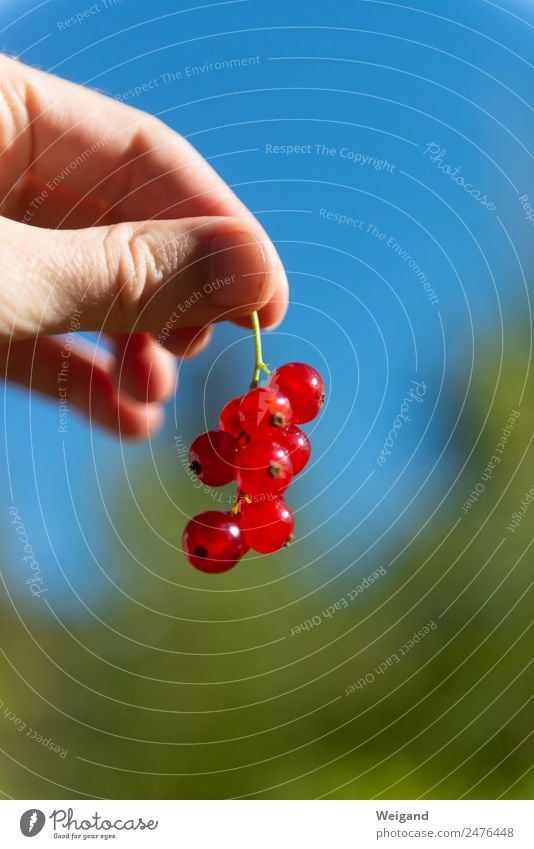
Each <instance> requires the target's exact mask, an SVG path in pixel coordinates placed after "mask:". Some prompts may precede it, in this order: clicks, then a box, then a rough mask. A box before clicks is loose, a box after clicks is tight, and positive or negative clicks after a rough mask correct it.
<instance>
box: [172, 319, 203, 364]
mask: <svg viewBox="0 0 534 849" xmlns="http://www.w3.org/2000/svg"><path fill="white" fill-rule="evenodd" d="M212 336H213V328H212V327H211V326H208V327H184V328H183V329H181V330H171V331H170V333H169V335H168V336H167V337H166V338H165V340H164V341H163V345H164V347H165V348H166V349H167V350H168V351H170V352H171V353H172V354H174V356H175V357H180V358H181V359H182V360H190V359H191V358H192V357H196V356H197V354H201V353H202V351H204V350H205V348H207V347H208V345H209V343H210V341H211V337H212Z"/></svg>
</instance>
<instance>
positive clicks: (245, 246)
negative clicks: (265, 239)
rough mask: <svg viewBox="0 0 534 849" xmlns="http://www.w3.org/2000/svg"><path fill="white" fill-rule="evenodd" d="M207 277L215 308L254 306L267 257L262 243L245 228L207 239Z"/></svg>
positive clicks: (261, 287)
mask: <svg viewBox="0 0 534 849" xmlns="http://www.w3.org/2000/svg"><path fill="white" fill-rule="evenodd" d="M210 249H211V263H210V266H211V279H210V280H209V281H208V283H207V284H206V286H207V287H208V288H209V296H210V299H211V301H212V303H213V304H215V305H216V306H219V307H227V308H231V307H243V308H244V310H245V309H246V307H247V306H249V305H253V306H255V305H257V303H258V299H259V298H261V294H262V292H263V291H264V288H265V282H266V279H267V257H266V254H265V251H264V249H263V247H262V245H261V244H260V243H259V242H257V241H255V240H254V237H253V236H252V235H251V234H250V233H247V232H246V231H242V232H237V233H236V232H234V233H226V234H225V235H224V236H223V235H221V236H216V237H215V238H214V239H212V240H211V244H210Z"/></svg>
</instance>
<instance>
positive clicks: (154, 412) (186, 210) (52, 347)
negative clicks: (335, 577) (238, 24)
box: [0, 55, 287, 438]
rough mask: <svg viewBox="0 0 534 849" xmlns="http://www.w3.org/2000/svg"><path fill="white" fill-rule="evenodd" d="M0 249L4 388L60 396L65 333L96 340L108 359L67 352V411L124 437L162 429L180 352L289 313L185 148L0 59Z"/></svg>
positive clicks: (146, 123)
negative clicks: (229, 327)
mask: <svg viewBox="0 0 534 849" xmlns="http://www.w3.org/2000/svg"><path fill="white" fill-rule="evenodd" d="M0 245H1V246H2V248H1V251H0V274H1V278H0V279H1V290H0V291H1V298H0V370H1V373H2V375H3V377H4V378H5V379H6V380H10V381H14V382H16V383H18V384H20V385H23V386H26V387H31V390H32V391H34V390H35V391H38V392H40V393H43V394H45V395H49V396H51V397H52V398H54V399H56V400H57V398H58V380H57V379H58V373H59V372H60V371H61V369H62V367H63V366H62V363H64V362H65V356H64V355H63V354H62V353H61V352H62V349H63V348H64V345H65V337H64V336H63V337H62V336H59V335H58V334H65V333H69V334H70V333H72V332H73V331H74V330H75V331H96V332H98V333H99V334H102V335H103V336H104V337H105V339H106V342H107V343H108V347H109V348H110V351H109V352H106V351H105V350H103V348H102V346H99V347H98V348H97V347H93V346H91V345H90V344H89V343H88V342H87V341H86V340H84V339H79V338H77V339H76V342H75V344H73V345H72V347H71V348H70V351H69V354H70V355H69V356H68V368H67V383H66V384H65V385H66V388H67V401H68V405H69V407H73V408H76V409H78V410H79V411H81V412H82V413H83V414H85V415H86V416H87V417H88V418H89V419H90V420H91V423H97V424H99V425H102V426H104V427H106V428H108V429H110V430H112V431H113V432H115V433H117V434H120V435H121V436H122V437H131V438H146V437H148V436H150V435H151V434H152V433H154V432H155V431H156V430H157V429H158V428H159V427H160V425H161V423H162V420H163V409H162V404H163V403H164V402H165V401H166V400H167V399H168V398H169V397H170V396H171V395H172V394H173V392H174V390H175V382H176V357H181V358H185V357H191V356H195V355H196V354H198V353H200V351H202V350H204V348H205V347H206V345H207V344H208V343H209V340H210V338H211V335H212V325H213V324H214V323H216V322H218V321H221V320H227V319H228V320H231V321H234V322H235V323H237V324H240V325H242V326H246V327H249V326H250V322H249V320H248V318H247V316H249V315H250V313H251V312H252V311H253V310H258V311H259V314H260V321H261V325H262V327H270V326H273V325H275V324H277V323H278V322H279V321H280V320H281V319H282V317H283V314H284V312H285V309H286V305H287V280H286V276H285V273H284V270H283V268H282V265H281V262H280V259H279V257H278V254H277V253H276V250H275V248H274V246H273V244H272V243H271V241H270V240H269V238H268V236H267V235H266V233H265V231H264V230H263V229H262V227H261V226H260V224H259V223H258V221H257V220H256V219H255V218H254V217H253V215H252V214H251V213H250V212H249V210H247V209H246V207H245V206H244V205H243V204H242V203H241V201H240V200H239V199H238V198H237V197H236V195H235V194H234V193H233V192H232V191H231V189H230V188H229V187H228V186H227V185H226V184H225V183H224V181H223V180H222V179H221V178H220V177H219V176H218V175H217V174H216V173H215V171H213V169H212V168H211V167H210V166H209V165H208V163H207V162H206V161H205V160H204V159H203V158H202V157H201V156H200V155H199V154H198V153H197V152H196V151H195V150H194V148H192V147H191V145H190V144H189V143H188V142H187V141H186V140H185V139H183V138H182V137H181V136H179V135H178V134H177V133H175V132H174V131H173V130H171V129H170V128H169V127H167V126H165V125H164V124H163V123H161V122H160V121H158V120H157V119H156V118H154V117H152V116H150V115H147V114H146V113H144V112H141V111H139V110H137V109H133V108H132V107H130V106H127V105H125V104H122V103H118V102H117V101H115V100H112V99H110V98H107V97H105V96H103V95H101V94H99V93H97V92H93V91H91V90H89V89H87V88H83V87H80V86H77V85H75V84H73V83H69V82H66V81H64V80H61V79H59V78H57V77H54V76H52V75H49V74H46V73H43V72H41V71H37V70H35V69H33V68H29V67H27V66H25V65H23V64H21V63H19V62H17V61H16V60H14V59H11V58H9V57H6V56H3V55H0ZM217 279H218V280H225V281H227V282H225V283H224V285H223V286H219V287H218V288H215V287H213V288H212V284H213V281H215V280H217ZM169 321H170V323H171V326H170V327H169V325H168V322H169ZM69 338H70V336H69Z"/></svg>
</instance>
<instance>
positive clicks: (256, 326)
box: [250, 311, 271, 389]
mask: <svg viewBox="0 0 534 849" xmlns="http://www.w3.org/2000/svg"><path fill="white" fill-rule="evenodd" d="M250 321H251V324H252V335H253V339H254V371H253V373H252V380H251V381H250V388H251V389H255V388H256V387H257V385H258V383H259V382H260V375H261V372H262V371H264V372H265V374H270V373H271V372H270V370H269V369H268V368H267V366H266V365H265V363H264V362H263V354H262V350H261V330H260V319H259V316H258V313H257V312H256V311H254V312H253V313H251V314H250Z"/></svg>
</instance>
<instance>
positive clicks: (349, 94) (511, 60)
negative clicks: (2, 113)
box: [0, 0, 534, 609]
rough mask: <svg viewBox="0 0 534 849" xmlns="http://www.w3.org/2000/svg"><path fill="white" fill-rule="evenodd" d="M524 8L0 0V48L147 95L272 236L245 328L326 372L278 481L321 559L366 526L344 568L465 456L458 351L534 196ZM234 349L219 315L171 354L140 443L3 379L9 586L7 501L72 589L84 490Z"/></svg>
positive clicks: (85, 582)
mask: <svg viewBox="0 0 534 849" xmlns="http://www.w3.org/2000/svg"><path fill="white" fill-rule="evenodd" d="M192 5H193V4H191V6H192ZM316 7H318V8H316ZM26 12H27V13H26ZM76 16H78V18H77V17H76ZM17 18H18V20H17ZM527 18H528V22H527ZM531 24H532V7H531V6H530V8H529V4H527V3H519V2H517V3H514V2H504V0H503V2H502V3H501V4H500V5H498V4H494V3H489V2H484V0H475V2H471V3H463V2H444V0H440V2H436V0H431V1H430V2H423V0H414V2H413V3H410V4H404V3H389V2H375V1H374V0H361V2H359V0H346V2H339V3H335V4H313V8H312V4H309V3H301V2H283V3H281V2H274V3H268V4H267V3H263V2H260V0H250V1H249V0H243V2H232V3H211V4H204V5H202V4H198V5H195V8H193V9H192V8H190V5H189V4H186V3H182V2H179V3H176V2H163V0H158V2H156V3H153V4H151V5H150V6H149V7H147V5H146V4H140V3H136V2H133V0H123V1H122V3H118V2H116V3H112V2H111V0H101V2H100V3H94V4H91V3H89V2H84V0H77V2H76V3H73V2H60V0H50V2H45V3H28V4H26V3H8V4H5V3H3V4H2V7H1V8H0V39H1V40H0V46H1V48H2V49H3V50H5V51H7V52H9V53H12V54H16V55H20V56H21V58H22V59H23V60H25V61H27V62H29V63H31V64H35V65H38V66H40V67H42V68H44V69H45V70H51V71H53V72H54V73H57V74H59V75H61V76H64V77H67V78H69V79H71V80H74V81H76V82H79V83H83V84H87V85H90V86H93V87H95V88H98V89H100V90H101V91H104V92H106V93H107V94H109V95H110V96H112V97H116V98H117V99H121V100H125V101H127V102H129V103H130V104H132V105H135V106H137V107H139V108H142V109H145V110H148V111H150V112H153V113H154V114H157V115H158V116H159V117H160V118H161V119H162V120H164V121H165V122H166V123H168V124H169V125H170V126H172V127H173V128H175V129H176V130H177V131H179V132H181V133H182V134H184V135H185V136H187V137H188V138H189V140H190V141H191V142H192V143H193V144H194V145H195V146H196V147H197V148H198V150H200V152H201V153H202V154H203V155H204V156H206V157H207V158H208V159H209V160H210V161H211V162H212V164H213V165H214V167H216V169H217V170H218V171H219V172H220V173H221V174H222V176H223V177H224V178H225V179H226V180H227V181H228V182H229V183H230V184H231V185H232V186H233V187H234V189H235V191H236V192H237V193H238V194H239V195H240V197H241V198H242V199H243V200H244V201H245V202H246V203H247V204H248V205H249V207H250V208H251V209H252V210H253V211H254V212H255V213H256V214H257V215H258V217H259V218H260V220H261V221H262V223H263V224H264V226H265V227H266V229H267V230H268V232H269V234H270V235H271V237H272V238H273V240H274V242H275V244H276V245H277V247H278V249H279V251H280V254H281V256H282V259H283V261H284V263H285V265H286V268H287V271H288V276H289V279H290V284H291V304H290V308H289V311H288V314H287V318H286V320H285V321H284V323H283V324H282V325H281V326H280V327H279V328H278V329H277V330H276V331H275V332H273V333H272V334H270V335H269V336H268V337H267V338H266V340H265V354H266V358H267V360H268V361H269V362H270V363H271V364H272V365H277V364H279V363H281V362H284V361H288V360H292V359H298V360H306V361H310V362H312V363H313V364H315V365H316V366H317V367H319V368H320V369H321V371H323V372H324V373H325V375H326V378H327V383H328V387H329V400H328V404H327V407H326V409H325V411H324V413H323V415H322V417H321V419H320V421H319V423H318V424H317V426H316V427H315V428H314V432H313V437H312V439H313V445H314V458H315V462H314V465H313V467H312V468H311V470H310V471H309V472H308V473H307V474H306V475H305V476H304V477H303V479H302V481H301V482H300V483H299V484H297V485H296V486H295V487H294V495H293V498H294V501H295V503H296V504H300V505H301V509H300V513H299V522H300V526H301V528H302V529H303V532H304V533H309V534H310V545H311V546H312V550H313V549H314V550H316V551H317V556H318V557H319V558H320V560H319V568H328V557H327V556H326V557H321V554H322V553H324V552H325V551H327V550H328V549H329V548H330V547H331V546H332V545H335V544H336V543H337V542H338V540H339V539H341V538H343V537H345V536H346V535H348V536H347V539H346V541H345V542H344V543H342V545H341V550H342V552H343V556H345V557H346V559H347V562H349V561H350V560H352V559H353V558H356V557H358V554H359V553H361V552H363V551H364V550H366V549H367V547H368V546H371V548H370V553H369V555H368V556H367V557H366V558H364V559H363V560H362V562H361V565H360V566H357V567H355V568H361V570H362V571H365V572H367V569H368V566H369V565H371V564H372V565H371V568H374V567H375V566H376V564H377V562H378V561H379V558H380V552H381V551H382V550H386V549H387V547H388V546H391V540H392V539H393V540H394V541H396V542H395V544H398V540H399V539H402V534H403V533H404V534H408V535H411V533H412V532H413V529H414V528H417V527H419V526H421V525H423V524H424V522H425V521H426V519H427V518H428V516H429V515H430V514H431V513H432V511H433V510H434V509H435V508H436V507H437V506H438V504H439V503H440V501H441V500H442V499H443V496H444V494H445V492H446V489H447V486H448V483H449V482H450V480H452V479H453V478H454V476H455V474H456V472H457V468H458V464H461V462H463V458H461V457H455V456H454V454H453V453H451V452H450V451H448V450H447V449H446V444H447V441H448V439H449V437H450V436H451V432H452V425H453V424H454V422H455V420H456V417H457V415H458V412H459V411H460V409H461V406H462V403H463V401H464V396H465V387H466V386H467V383H468V378H469V372H470V368H471V364H472V363H473V364H474V367H475V368H476V366H477V364H479V363H480V358H481V357H482V358H483V356H484V351H485V350H486V347H487V346H488V345H492V346H496V350H498V349H499V347H500V346H501V342H502V338H504V337H505V336H506V334H510V333H512V334H513V332H514V328H515V327H516V324H517V316H518V315H520V316H522V317H523V319H524V318H525V316H527V313H528V298H527V291H528V290H527V289H526V288H525V282H524V280H523V275H525V276H527V275H528V272H529V271H530V268H531V265H530V266H529V264H528V262H529V254H528V247H529V240H530V244H531V240H532V228H531V225H530V224H529V223H528V222H527V221H526V216H525V213H524V210H523V208H522V206H521V203H520V201H519V198H520V197H522V196H523V195H525V194H527V195H529V197H530V198H531V199H534V186H533V185H532V167H531V154H530V152H529V141H530V138H531V137H532V132H531V130H532V122H531V117H530V115H531V112H530V110H529V108H528V105H527V101H528V98H529V95H530V93H531V92H530V90H529V77H528V74H527V70H528V68H529V67H530V66H529V65H528V62H529V60H531V59H532V49H531V41H529V39H530V38H531V36H530V32H531V30H530V32H529V28H530V26H531ZM529 175H530V176H529ZM533 202H534V201H533ZM429 290H431V292H432V295H430V294H429ZM250 354H251V345H250V340H249V339H248V338H247V334H246V333H245V332H244V331H242V330H238V329H237V328H233V327H220V328H217V334H216V338H215V341H214V343H213V345H212V346H211V348H210V349H209V350H208V351H207V352H205V353H204V354H203V355H202V356H201V357H199V358H198V360H197V361H195V362H194V363H188V364H186V365H185V366H184V367H183V369H182V370H181V375H180V391H179V394H178V396H177V398H176V400H175V402H173V403H172V404H171V405H170V407H169V415H168V421H167V425H166V427H165V429H164V431H163V432H162V433H161V434H160V435H159V436H158V437H157V439H156V440H155V441H154V443H153V444H152V445H141V446H125V445H121V444H119V443H118V442H117V441H116V440H114V439H113V438H111V437H109V436H107V435H106V434H103V433H100V432H96V431H94V430H93V431H91V430H90V429H89V428H88V426H87V424H86V423H84V422H83V421H81V420H80V421H78V420H75V419H74V417H71V420H70V422H69V429H68V433H67V434H66V435H62V434H59V433H58V429H57V426H58V412H57V408H56V407H55V405H54V404H51V403H49V402H45V401H42V400H40V399H39V398H37V397H36V396H33V397H31V398H30V397H29V396H28V394H27V393H23V392H20V391H18V390H14V389H8V390H7V391H6V393H5V395H4V405H5V406H4V409H5V440H4V451H3V458H2V462H3V463H4V464H7V469H8V471H9V474H4V475H3V476H2V485H1V490H0V499H1V502H2V505H3V506H2V513H3V516H4V523H5V525H6V530H5V536H6V538H7V539H8V548H10V549H11V551H12V553H13V554H12V560H13V563H14V565H13V576H12V578H11V584H10V585H11V586H12V588H13V590H14V591H15V592H18V589H19V585H20V581H18V579H17V569H18V568H19V566H18V562H17V560H16V555H15V552H16V549H15V543H12V542H11V541H10V540H11V538H12V533H11V531H10V530H9V528H8V519H7V510H8V507H9V505H10V504H11V503H12V502H13V503H15V504H16V505H17V507H18V509H19V510H20V513H21V516H22V517H23V519H24V522H25V525H26V527H27V530H28V533H29V535H30V537H31V539H32V541H33V544H34V547H35V548H36V550H38V551H39V554H40V559H41V561H42V563H43V565H44V567H45V568H46V569H47V570H48V574H49V575H50V580H51V581H52V582H53V583H54V586H55V589H56V596H55V597H56V599H58V604H59V603H63V604H64V605H65V608H66V609H67V608H68V604H69V597H70V590H69V588H68V584H67V583H65V580H64V578H63V577H62V576H61V574H60V570H59V566H58V564H61V568H62V569H64V570H65V572H66V574H67V576H69V578H72V579H74V580H75V581H76V582H77V586H78V587H79V588H81V589H82V591H83V593H85V594H86V597H90V596H91V594H92V593H94V592H97V584H95V583H94V582H93V580H92V575H93V574H94V563H93V562H92V558H91V554H90V551H89V547H88V540H90V539H92V538H95V537H97V538H98V541H99V545H101V546H104V548H105V544H107V543H109V546H110V548H109V551H110V556H112V551H113V545H114V541H113V540H114V537H113V532H112V529H111V528H110V527H107V526H106V521H105V516H104V521H103V515H102V509H101V507H100V503H101V502H103V503H107V502H110V503H112V502H113V500H114V499H116V497H117V493H118V492H121V491H123V488H125V487H126V485H127V480H126V475H127V473H128V470H131V469H133V468H135V465H136V464H137V463H139V462H146V461H150V459H151V453H152V452H153V454H154V456H155V457H156V463H157V462H158V461H157V458H158V457H160V456H161V457H162V458H167V457H168V456H169V452H170V451H171V450H172V443H173V438H174V436H175V433H176V432H177V431H179V432H181V433H183V434H184V436H185V437H186V439H191V438H192V437H194V435H195V433H194V432H193V424H194V423H193V417H192V416H191V412H190V411H191V409H192V408H193V409H195V408H198V409H200V408H202V405H203V404H204V401H205V403H206V408H205V411H206V416H207V419H208V421H209V423H210V424H211V425H214V424H215V421H216V413H217V409H218V407H219V406H221V405H222V403H224V401H225V400H226V398H227V397H231V396H232V395H234V394H237V393H239V392H241V391H242V390H243V388H244V386H245V385H246V383H247V381H248V379H249V370H250V368H249V363H248V358H249V357H250ZM414 381H417V382H418V383H419V384H422V383H424V385H425V387H426V388H425V390H424V397H423V399H422V401H421V402H419V401H414V400H413V398H412V401H410V403H409V406H410V420H409V421H405V422H403V425H402V427H401V428H399V432H398V438H397V440H396V443H395V447H394V449H393V450H392V452H391V456H388V459H387V462H386V463H384V465H383V466H380V465H379V464H378V463H377V457H378V455H379V453H380V450H381V449H382V447H383V446H384V443H385V440H386V439H387V436H388V433H389V432H390V430H391V428H392V424H393V422H394V420H395V418H396V416H397V415H398V413H399V410H400V408H401V405H402V403H403V401H404V400H405V398H406V396H407V395H408V396H409V393H410V389H411V388H413V386H414V385H415V384H414V383H413V382H414ZM195 425H196V423H195ZM164 471H165V473H168V474H174V473H176V474H177V475H180V474H184V473H183V470H181V468H179V467H177V468H176V470H173V469H169V468H168V466H166V467H165V469H164ZM446 503H447V501H446V500H445V504H444V507H445V508H446ZM405 508H406V510H405ZM399 516H401V518H400V519H399ZM318 525H320V526H321V527H320V528H319V529H318V530H314V529H316V528H317V526H318ZM355 526H358V531H357V532H355V533H351V531H352V529H353V528H354V527H355ZM397 533H398V534H399V536H397Z"/></svg>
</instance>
